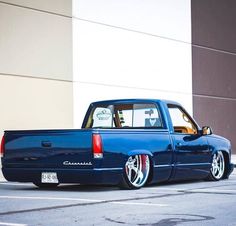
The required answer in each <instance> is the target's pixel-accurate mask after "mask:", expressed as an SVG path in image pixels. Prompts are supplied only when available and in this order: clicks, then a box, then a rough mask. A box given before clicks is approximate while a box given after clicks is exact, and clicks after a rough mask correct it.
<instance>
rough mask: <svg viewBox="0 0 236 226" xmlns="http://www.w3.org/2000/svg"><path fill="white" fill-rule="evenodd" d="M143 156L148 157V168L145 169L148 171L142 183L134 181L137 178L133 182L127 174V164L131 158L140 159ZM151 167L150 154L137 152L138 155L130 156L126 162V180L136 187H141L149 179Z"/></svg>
mask: <svg viewBox="0 0 236 226" xmlns="http://www.w3.org/2000/svg"><path fill="white" fill-rule="evenodd" d="M143 156H145V157H146V159H145V161H146V164H147V163H148V167H146V169H145V171H146V172H145V175H144V179H141V183H138V182H136V183H134V182H135V180H134V181H133V182H132V180H130V179H129V176H128V174H127V164H128V162H129V160H130V158H136V159H137V158H138V159H140V157H143ZM141 161H142V160H141ZM150 168H151V159H150V156H149V155H147V154H136V155H132V156H129V158H128V160H127V161H126V163H125V174H126V175H125V176H126V180H127V181H128V183H129V184H130V185H131V186H132V187H134V188H141V187H142V186H143V185H144V184H145V183H146V182H147V180H148V177H149V172H150ZM143 172H144V169H143ZM143 172H142V173H143ZM135 176H136V175H135Z"/></svg>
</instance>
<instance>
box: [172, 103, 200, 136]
mask: <svg viewBox="0 0 236 226" xmlns="http://www.w3.org/2000/svg"><path fill="white" fill-rule="evenodd" d="M168 108H169V112H170V117H171V120H172V124H173V126H174V131H175V133H185V134H197V127H196V125H195V123H194V122H193V121H192V119H191V118H190V117H189V116H188V115H187V113H186V112H185V111H184V110H183V109H181V108H179V107H178V106H175V105H168Z"/></svg>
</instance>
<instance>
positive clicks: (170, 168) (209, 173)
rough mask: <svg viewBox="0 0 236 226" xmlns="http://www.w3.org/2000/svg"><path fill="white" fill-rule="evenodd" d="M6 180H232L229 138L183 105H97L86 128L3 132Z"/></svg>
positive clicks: (127, 183) (50, 183) (43, 183)
mask: <svg viewBox="0 0 236 226" xmlns="http://www.w3.org/2000/svg"><path fill="white" fill-rule="evenodd" d="M1 156H2V172H3V175H4V177H5V178H6V180H8V181H17V182H32V183H34V184H35V185H36V186H38V187H54V186H57V185H58V184H60V183H79V184H112V185H118V186H121V187H123V188H127V189H137V188H141V187H142V186H144V185H145V184H150V183H157V182H165V181H177V180H189V179H191V180H192V179H207V180H213V181H217V180H220V179H227V178H228V177H229V175H230V173H231V172H232V170H233V164H231V145H230V142H229V141H228V140H227V139H225V138H223V137H220V136H217V135H213V134H212V130H211V128H210V127H207V126H204V127H202V128H200V127H199V126H198V124H197V123H196V122H195V120H194V119H193V118H192V117H191V116H190V115H189V114H188V113H187V112H186V110H185V109H184V108H183V107H182V106H181V105H180V104H178V103H176V102H173V101H166V100H155V99H153V100H152V99H125V100H109V101H100V102H95V103H92V104H91V105H90V106H89V109H88V111H87V113H86V115H85V118H84V122H83V125H82V129H78V130H77V129H69V130H68V129H67V130H32V131H31V130H24V131H23V130H22V131H5V133H4V136H3V138H2V142H1Z"/></svg>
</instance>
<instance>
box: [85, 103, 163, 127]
mask: <svg viewBox="0 0 236 226" xmlns="http://www.w3.org/2000/svg"><path fill="white" fill-rule="evenodd" d="M86 127H87V128H95V127H101V128H133V127H135V128H137V127H138V128H140V127H141V128H143V127H146V128H153V127H157V128H163V124H162V120H161V117H160V113H159V109H158V108H157V106H156V105H155V104H117V105H108V106H104V105H103V106H97V107H95V108H94V109H93V110H92V111H91V115H90V117H89V119H88V122H87V125H86Z"/></svg>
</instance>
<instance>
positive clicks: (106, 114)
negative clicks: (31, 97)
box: [96, 109, 111, 120]
mask: <svg viewBox="0 0 236 226" xmlns="http://www.w3.org/2000/svg"><path fill="white" fill-rule="evenodd" d="M96 116H97V118H98V120H108V119H109V118H110V117H111V112H110V110H108V109H103V110H102V111H99V112H98V113H97V114H96Z"/></svg>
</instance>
